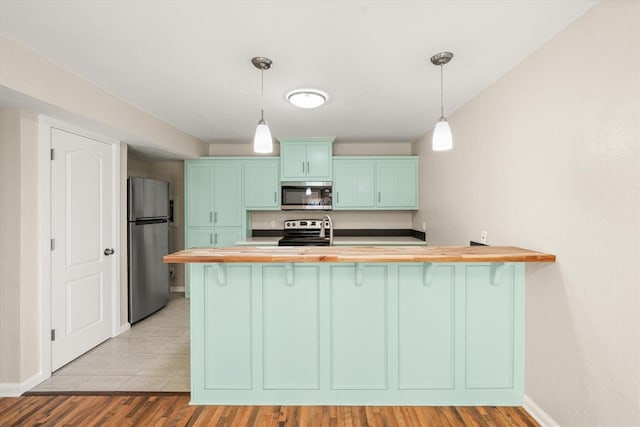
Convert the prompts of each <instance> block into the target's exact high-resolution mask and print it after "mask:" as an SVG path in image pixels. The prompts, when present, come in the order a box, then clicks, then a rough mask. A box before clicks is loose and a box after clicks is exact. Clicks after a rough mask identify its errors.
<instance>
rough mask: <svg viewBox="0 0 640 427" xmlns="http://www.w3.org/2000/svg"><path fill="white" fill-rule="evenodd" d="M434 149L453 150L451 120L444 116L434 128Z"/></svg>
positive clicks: (432, 146) (432, 144)
mask: <svg viewBox="0 0 640 427" xmlns="http://www.w3.org/2000/svg"><path fill="white" fill-rule="evenodd" d="M431 148H432V149H433V151H444V150H451V149H452V148H453V137H452V136H451V128H450V127H449V122H447V119H445V118H444V117H440V120H438V123H436V127H435V129H434V130H433V140H432V141H431Z"/></svg>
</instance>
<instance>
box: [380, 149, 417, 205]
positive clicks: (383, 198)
mask: <svg viewBox="0 0 640 427" xmlns="http://www.w3.org/2000/svg"><path fill="white" fill-rule="evenodd" d="M376 191H377V196H376V207H378V208H382V209H387V208H388V209H417V208H418V162H417V159H416V158H415V157H410V158H406V159H386V160H379V161H378V162H377V164H376Z"/></svg>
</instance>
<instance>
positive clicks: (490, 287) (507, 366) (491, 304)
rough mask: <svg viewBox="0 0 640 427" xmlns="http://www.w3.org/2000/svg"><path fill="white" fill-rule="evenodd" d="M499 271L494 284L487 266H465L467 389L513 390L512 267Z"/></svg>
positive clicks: (513, 283)
mask: <svg viewBox="0 0 640 427" xmlns="http://www.w3.org/2000/svg"><path fill="white" fill-rule="evenodd" d="M493 268H495V266H493ZM503 268H504V269H505V271H504V272H503V273H502V274H501V275H500V276H499V277H500V280H499V281H498V282H497V283H496V282H494V280H496V279H494V278H493V277H492V276H493V274H492V271H491V270H492V266H491V265H490V264H467V265H466V266H465V277H466V283H465V297H466V301H465V306H466V311H467V312H466V319H465V324H464V325H465V326H464V327H465V331H464V337H465V348H466V357H465V358H466V371H465V374H466V375H465V387H466V388H467V389H496V388H513V387H514V366H516V362H515V357H516V353H515V348H516V347H515V339H516V338H515V336H516V335H515V331H514V324H515V321H516V317H515V316H516V302H515V301H516V297H515V294H516V292H515V266H514V265H505V266H503Z"/></svg>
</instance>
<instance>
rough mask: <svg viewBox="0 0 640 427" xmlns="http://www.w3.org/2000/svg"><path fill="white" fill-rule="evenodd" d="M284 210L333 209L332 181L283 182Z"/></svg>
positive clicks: (282, 206) (282, 198) (282, 204)
mask: <svg viewBox="0 0 640 427" xmlns="http://www.w3.org/2000/svg"><path fill="white" fill-rule="evenodd" d="M280 200H281V209H282V210H301V209H315V210H325V211H326V210H332V209H333V204H332V194H331V183H330V182H295V183H293V182H290V183H284V182H283V183H282V197H281V198H280Z"/></svg>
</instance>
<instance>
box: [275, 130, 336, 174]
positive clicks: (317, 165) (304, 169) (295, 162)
mask: <svg viewBox="0 0 640 427" xmlns="http://www.w3.org/2000/svg"><path fill="white" fill-rule="evenodd" d="M278 140H279V141H280V160H281V165H280V166H281V167H280V180H281V181H331V179H332V146H333V138H279V139H278Z"/></svg>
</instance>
